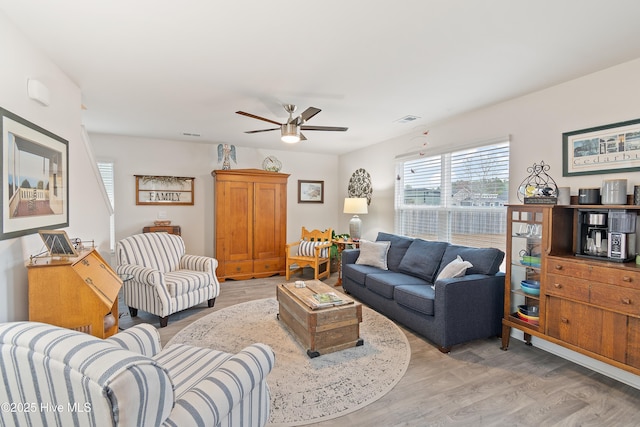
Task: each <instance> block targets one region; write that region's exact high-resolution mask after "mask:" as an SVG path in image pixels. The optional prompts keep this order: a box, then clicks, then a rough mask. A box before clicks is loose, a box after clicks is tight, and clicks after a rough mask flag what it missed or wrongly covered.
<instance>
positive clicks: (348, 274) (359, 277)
mask: <svg viewBox="0 0 640 427" xmlns="http://www.w3.org/2000/svg"><path fill="white" fill-rule="evenodd" d="M387 273H388V274H391V273H392V271H390V270H381V269H379V268H377V267H371V266H370V265H361V264H346V265H345V266H343V268H342V279H343V280H344V279H345V278H349V279H350V280H351V281H352V282H355V283H357V284H358V285H360V286H364V282H365V279H366V277H367V275H369V274H387Z"/></svg>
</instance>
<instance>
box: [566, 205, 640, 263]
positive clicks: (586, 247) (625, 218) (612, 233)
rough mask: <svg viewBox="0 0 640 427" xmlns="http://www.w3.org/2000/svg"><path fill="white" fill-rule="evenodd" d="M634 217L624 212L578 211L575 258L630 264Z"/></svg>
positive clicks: (633, 240)
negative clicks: (628, 262)
mask: <svg viewBox="0 0 640 427" xmlns="http://www.w3.org/2000/svg"><path fill="white" fill-rule="evenodd" d="M636 218H637V215H636V213H635V212H627V211H626V210H624V209H579V210H578V224H577V236H576V237H577V241H576V255H577V256H581V257H587V258H598V259H606V260H607V261H614V262H627V261H631V260H632V259H634V258H635V256H636V254H635V247H636V244H635V237H636V234H635V231H636Z"/></svg>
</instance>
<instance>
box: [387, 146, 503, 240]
mask: <svg viewBox="0 0 640 427" xmlns="http://www.w3.org/2000/svg"><path fill="white" fill-rule="evenodd" d="M508 189H509V140H508V138H506V139H505V140H502V141H500V142H496V141H492V142H491V143H489V144H485V145H478V146H474V147H469V148H465V149H461V150H457V151H452V152H445V153H438V154H437V155H431V156H429V155H424V156H419V155H418V157H417V158H411V159H406V160H401V161H399V162H398V163H397V181H396V191H395V194H396V203H395V205H396V206H395V213H396V215H395V232H396V233H398V234H403V235H407V236H413V237H420V238H423V239H426V240H440V241H447V242H450V243H454V244H460V245H468V246H475V247H489V246H490V247H495V248H498V249H502V250H504V249H505V243H506V240H505V233H506V208H505V206H504V205H505V203H506V202H507V201H508Z"/></svg>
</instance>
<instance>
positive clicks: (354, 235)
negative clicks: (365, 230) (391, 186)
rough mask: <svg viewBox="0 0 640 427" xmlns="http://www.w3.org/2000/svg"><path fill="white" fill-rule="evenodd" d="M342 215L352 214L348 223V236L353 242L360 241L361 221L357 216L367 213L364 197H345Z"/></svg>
mask: <svg viewBox="0 0 640 427" xmlns="http://www.w3.org/2000/svg"><path fill="white" fill-rule="evenodd" d="M344 213H346V214H354V215H353V218H351V220H350V221H349V235H350V236H351V239H352V240H354V241H358V240H360V235H361V228H362V220H361V219H360V218H359V217H358V214H366V213H367V199H366V197H347V198H345V199H344Z"/></svg>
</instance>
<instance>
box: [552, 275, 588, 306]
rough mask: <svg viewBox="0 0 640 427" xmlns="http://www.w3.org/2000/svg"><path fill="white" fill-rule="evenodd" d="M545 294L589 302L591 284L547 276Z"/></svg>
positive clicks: (574, 279) (566, 277)
mask: <svg viewBox="0 0 640 427" xmlns="http://www.w3.org/2000/svg"><path fill="white" fill-rule="evenodd" d="M544 292H545V294H547V295H556V296H559V297H563V298H570V299H574V300H578V301H584V302H589V283H587V282H585V281H584V280H580V279H576V278H573V277H568V276H561V275H559V274H547V283H546V284H545V288H544Z"/></svg>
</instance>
